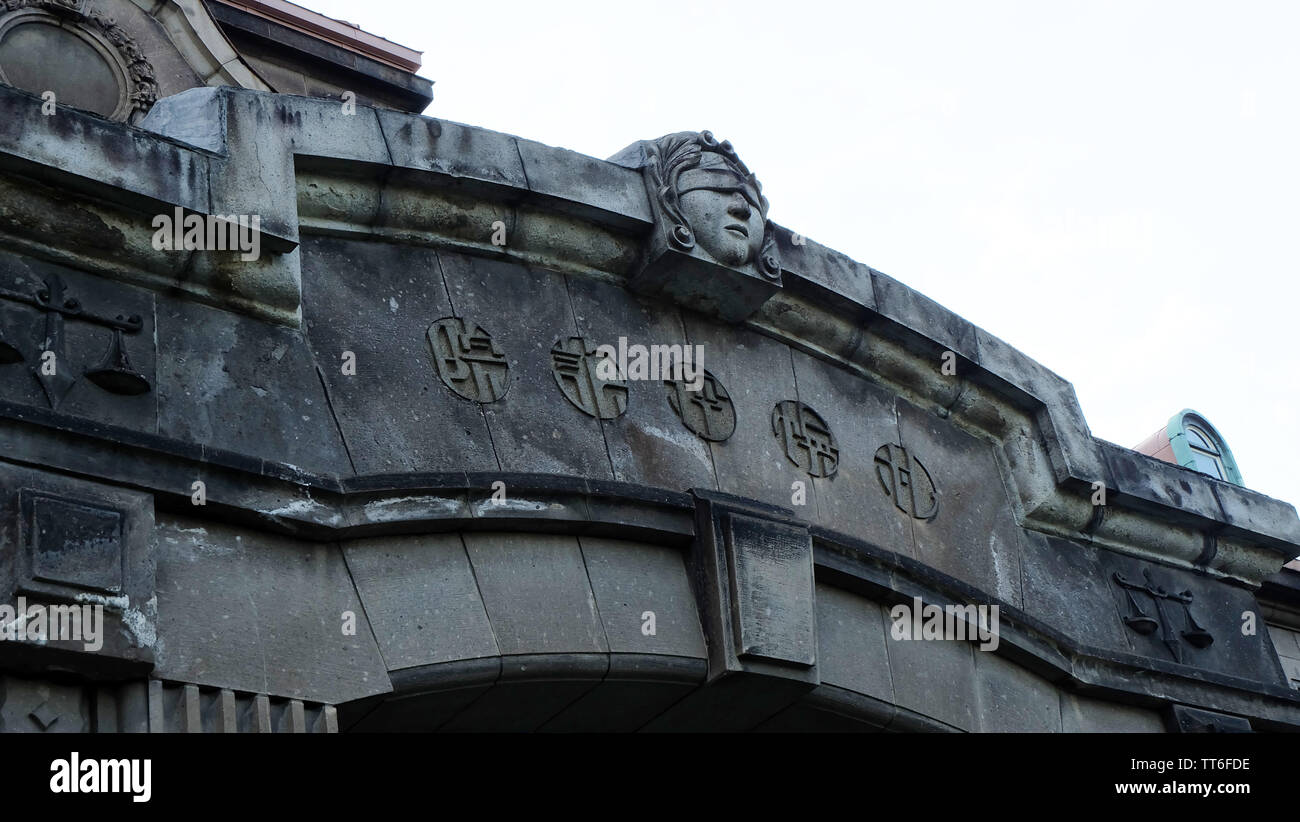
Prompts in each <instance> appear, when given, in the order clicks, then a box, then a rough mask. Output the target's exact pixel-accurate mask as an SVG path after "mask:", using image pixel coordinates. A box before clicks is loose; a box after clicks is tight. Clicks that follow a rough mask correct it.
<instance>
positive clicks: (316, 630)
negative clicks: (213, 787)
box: [156, 516, 391, 704]
mask: <svg viewBox="0 0 1300 822" xmlns="http://www.w3.org/2000/svg"><path fill="white" fill-rule="evenodd" d="M158 529H159V530H158V634H159V636H160V637H162V638H163V639H162V642H161V644H160V647H159V648H158V667H157V670H156V675H157V676H160V677H162V678H166V679H175V680H181V681H184V682H191V683H196V684H199V685H212V686H215V687H221V688H231V689H234V690H243V691H253V692H256V693H262V694H271V695H276V696H286V697H294V698H301V699H310V700H313V701H320V702H325V703H329V704H338V703H341V702H347V701H349V700H353V699H359V698H362V697H366V696H370V695H372V694H380V693H385V692H387V691H389V690H391V685H390V684H389V681H388V676H387V669H386V668H385V666H384V661H383V659H382V657H381V655H380V651H379V647H378V646H377V645H376V644H375V638H374V635H373V633H372V632H371V629H370V624H369V622H368V621H367V619H366V612H365V609H364V608H363V607H362V605H361V601H360V599H359V598H358V596H357V592H356V589H355V588H354V587H353V585H352V580H351V579H350V578H349V576H348V571H347V567H346V565H345V563H344V559H343V553H342V551H340V550H339V549H338V548H337V547H335V546H327V545H319V544H314V543H306V542H301V541H298V540H290V539H285V538H283V537H274V536H271V535H269V534H265V533H258V532H255V531H248V530H242V529H241V530H236V529H234V528H231V527H228V526H223V525H220V524H216V523H212V522H209V521H204V520H196V519H192V518H189V517H175V516H173V517H169V518H167V519H165V520H162V521H160V522H159V525H158ZM234 581H237V583H238V584H232V582H234ZM346 612H351V614H352V616H353V617H354V618H355V630H356V633H355V634H352V633H348V632H346V631H345V630H344V627H345V624H347V622H345V620H346V617H345V613H346Z"/></svg>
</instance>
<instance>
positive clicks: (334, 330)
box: [303, 237, 519, 475]
mask: <svg viewBox="0 0 1300 822" xmlns="http://www.w3.org/2000/svg"><path fill="white" fill-rule="evenodd" d="M303 260H304V262H305V263H306V264H307V265H306V268H305V271H306V272H307V273H306V282H305V283H304V294H303V317H304V320H305V326H306V334H307V337H308V339H309V340H310V341H311V346H312V352H313V354H314V355H315V364H316V365H317V366H318V367H319V369H320V374H319V376H320V379H322V380H323V381H324V383H325V385H326V386H327V387H328V391H329V397H328V400H329V405H328V406H327V407H326V408H324V409H321V412H322V413H323V414H325V413H327V412H329V411H331V410H332V411H333V414H334V416H335V417H336V418H337V420H338V426H339V428H341V429H342V431H343V436H344V437H345V438H346V440H347V454H348V457H349V458H350V460H351V463H352V465H353V466H355V470H356V472H357V473H358V474H362V475H365V474H387V473H396V472H398V471H492V470H496V469H498V468H499V465H498V463H497V459H496V454H495V453H494V452H493V450H492V437H491V435H490V434H489V433H488V429H487V422H486V421H485V420H484V416H483V409H482V407H481V406H480V404H479V403H476V402H470V401H467V400H466V399H464V398H463V397H460V396H458V395H457V394H456V393H455V392H453V391H452V390H451V389H450V388H448V387H447V385H445V384H444V383H443V381H442V380H440V379H439V378H438V369H437V367H436V365H435V363H434V359H433V352H432V351H431V349H430V344H429V339H428V330H429V327H430V326H431V325H432V324H433V323H434V322H435V321H436V320H439V319H442V318H444V317H451V316H453V315H454V312H453V310H452V307H451V302H450V301H448V299H447V292H446V289H445V288H444V286H443V281H442V272H441V269H440V267H439V265H438V256H437V255H436V254H435V253H434V252H433V251H431V250H428V249H417V248H409V247H403V246H400V245H391V244H388V243H373V242H359V241H354V240H338V239H333V238H326V237H312V238H309V239H308V240H307V242H306V244H305V245H304V248H303ZM357 271H365V272H366V276H364V277H357V276H354V273H355V272H357ZM363 307H369V309H370V310H361V309H362V308H363ZM466 319H468V320H470V321H471V322H477V323H481V324H482V325H483V327H484V328H485V329H487V330H488V332H489V333H493V332H494V331H495V330H496V329H495V328H494V325H503V324H505V323H506V322H507V321H506V320H505V318H504V317H502V318H500V319H498V320H497V323H493V322H492V321H491V320H490V319H487V318H474V317H472V316H469V317H466ZM493 319H497V318H496V317H495V316H494V317H493ZM494 339H495V338H494ZM503 350H504V351H505V352H506V354H507V356H509V355H510V354H511V352H510V350H509V348H505V349H503ZM345 352H351V353H352V354H353V355H354V360H353V362H352V364H353V365H354V366H355V368H353V369H350V370H351V371H352V373H345V371H344V368H345V366H347V365H348V364H349V363H348V361H347V360H346V359H345ZM518 378H519V375H518V372H517V371H512V372H510V373H509V374H507V376H506V378H505V379H506V385H507V387H508V386H509V385H510V383H512V382H513V381H515V380H517V379H518Z"/></svg>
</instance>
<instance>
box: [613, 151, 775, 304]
mask: <svg viewBox="0 0 1300 822" xmlns="http://www.w3.org/2000/svg"><path fill="white" fill-rule="evenodd" d="M611 160H612V161H613V162H616V163H619V164H621V165H626V166H629V167H632V168H637V169H640V170H641V172H642V175H643V177H644V180H645V185H646V190H647V192H648V193H649V195H650V204H651V209H652V212H653V216H654V222H655V228H654V232H653V234H652V236H651V238H650V241H649V243H648V244H647V247H646V252H645V253H644V254H643V256H642V258H641V260H640V263H639V265H638V267H637V270H636V271H635V272H634V273H633V275H632V277H631V278H630V280H629V284H630V286H631V287H632V289H633V290H635V291H639V292H641V293H644V294H659V295H664V296H667V297H670V298H672V299H673V300H675V301H677V302H678V303H680V304H681V305H685V306H687V307H689V308H692V309H694V310H697V311H701V312H703V313H705V314H711V315H715V316H719V317H721V318H722V319H724V320H728V321H730V322H739V321H741V320H743V319H745V318H746V317H748V316H749V315H750V314H752V313H754V312H755V311H756V310H758V308H759V306H761V305H762V304H763V303H764V302H766V301H767V300H768V298H770V297H771V296H772V295H773V294H774V293H776V291H777V289H779V288H780V287H781V262H780V259H779V256H778V253H777V244H776V233H775V229H774V228H773V225H772V223H771V221H770V220H768V219H767V211H768V202H767V198H766V197H764V196H763V194H762V186H761V185H759V182H758V178H757V177H755V176H754V174H753V173H752V172H750V170H749V168H748V167H747V166H746V165H745V164H744V163H743V162H742V161H741V160H740V157H739V156H738V155H737V154H736V150H735V148H734V147H733V146H732V145H731V143H730V141H727V140H722V141H719V140H717V139H716V138H715V137H714V136H713V134H712V133H710V132H708V131H699V132H696V131H683V132H678V133H676V134H667V135H665V136H663V137H660V138H659V139H657V140H653V141H646V142H642V143H638V144H635V145H633V146H629V147H628V148H626V149H624V150H623V151H621V152H619V154H617V155H615V156H614V157H612V158H611Z"/></svg>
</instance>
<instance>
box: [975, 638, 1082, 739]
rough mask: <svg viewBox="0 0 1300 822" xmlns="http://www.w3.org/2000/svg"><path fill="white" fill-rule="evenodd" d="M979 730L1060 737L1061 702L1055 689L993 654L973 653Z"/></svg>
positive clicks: (987, 652) (1050, 684) (984, 652)
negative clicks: (1053, 734) (1056, 735)
mask: <svg viewBox="0 0 1300 822" xmlns="http://www.w3.org/2000/svg"><path fill="white" fill-rule="evenodd" d="M974 655H975V675H976V677H977V678H978V683H977V685H976V689H977V690H976V693H977V695H978V697H979V721H980V724H979V730H981V731H985V732H994V733H1047V732H1050V733H1057V732H1059V731H1060V730H1061V700H1060V695H1059V694H1058V692H1057V690H1056V686H1054V685H1052V683H1050V682H1048V681H1047V680H1045V679H1043V678H1042V677H1039V676H1035V675H1034V674H1032V673H1030V672H1028V671H1026V670H1025V669H1024V668H1021V667H1020V666H1019V665H1016V664H1015V663H1014V662H1008V661H1007V660H1005V659H1003V658H1002V657H1001V656H999V655H997V654H995V653H992V652H990V651H979V650H976V651H975V652H974Z"/></svg>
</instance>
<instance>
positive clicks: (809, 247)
mask: <svg viewBox="0 0 1300 822" xmlns="http://www.w3.org/2000/svg"><path fill="white" fill-rule="evenodd" d="M4 9H8V11H4ZM29 11H30V12H39V14H37V15H35V16H29V18H24V19H27V23H26V24H25V25H28V26H33V25H43V26H46V27H47V28H52V29H57V30H58V31H59V32H63V33H53V32H50V31H44V32H36V33H34V34H30V35H24V36H23V38H20V39H19V40H17V41H15V42H17V43H18V46H15V47H13V48H12V49H10V48H9V46H7V45H6V43H7V41H6V40H4V39H2V38H0V70H2V71H4V72H5V76H6V78H8V81H9V82H10V84H11V86H12V85H19V86H21V87H20V88H14V87H11V86H0V608H2V606H3V604H4V603H13V604H15V605H16V604H17V603H19V602H22V603H24V604H25V605H26V607H27V608H29V609H30V608H32V607H37V608H38V609H39V608H43V609H44V610H43V611H39V612H40V613H43V614H54V613H57V611H55V609H56V608H58V607H60V606H62V607H63V608H64V609H65V610H64V612H63V613H64V621H65V623H66V619H67V614H68V613H70V611H69V610H68V609H70V608H71V607H72V606H74V605H75V606H77V607H78V608H82V607H84V608H86V609H90V610H86V611H81V613H91V612H92V611H93V612H94V613H102V616H103V620H104V623H103V631H102V634H101V635H100V636H99V637H98V640H97V644H98V646H99V647H94V648H91V647H88V646H89V645H91V644H92V643H88V642H87V641H86V638H85V637H82V638H81V640H80V641H78V640H76V639H68V638H66V637H53V636H46V637H42V638H39V639H33V638H32V637H31V636H30V633H31V632H29V635H28V636H27V638H26V639H23V638H19V637H14V638H12V639H7V640H4V641H0V729H3V730H6V731H45V732H57V731H225V732H230V731H276V732H279V731H284V732H297V731H301V732H333V731H346V730H367V731H426V730H427V731H435V730H518V731H535V730H540V731H566V730H602V731H635V730H648V731H655V730H728V731H741V730H769V731H788V730H864V731H874V730H888V731H908V730H944V731H1001V730H1022V731H1095V730H1106V731H1112V730H1114V731H1189V730H1205V729H1216V730H1250V729H1254V730H1277V729H1292V730H1294V729H1297V728H1300V693H1298V692H1297V691H1296V690H1294V689H1292V688H1291V687H1289V685H1288V675H1287V673H1286V671H1285V670H1284V665H1286V664H1287V663H1286V660H1287V659H1291V660H1294V659H1296V658H1297V657H1300V652H1296V653H1292V652H1294V651H1296V648H1297V647H1300V646H1296V647H1290V646H1288V647H1287V650H1286V651H1285V652H1284V651H1283V650H1282V649H1280V648H1276V647H1275V646H1274V641H1273V639H1272V638H1270V631H1269V629H1268V628H1267V627H1266V620H1268V621H1269V622H1271V623H1273V624H1275V625H1277V626H1280V628H1279V629H1275V630H1280V629H1284V627H1285V626H1284V625H1283V623H1284V622H1285V620H1286V619H1287V617H1286V616H1285V615H1286V614H1289V613H1292V611H1294V612H1296V613H1300V608H1294V607H1293V606H1294V604H1295V602H1297V601H1300V600H1296V599H1289V597H1291V594H1292V593H1293V592H1295V591H1300V586H1295V585H1294V582H1293V580H1292V578H1291V577H1287V576H1285V574H1280V572H1281V569H1282V568H1283V565H1284V564H1285V563H1286V562H1287V561H1288V560H1290V559H1292V558H1294V557H1295V556H1297V555H1300V520H1298V519H1297V516H1296V511H1295V509H1294V508H1293V507H1292V506H1291V505H1288V504H1285V503H1282V502H1280V501H1277V500H1274V499H1270V498H1268V497H1266V496H1263V495H1261V494H1258V493H1255V492H1252V491H1250V490H1248V489H1247V488H1244V487H1241V486H1239V485H1236V484H1233V483H1229V482H1223V481H1219V480H1215V479H1212V478H1210V477H1208V476H1206V475H1204V474H1201V473H1197V472H1196V471H1193V470H1189V469H1187V468H1183V467H1180V466H1178V465H1173V464H1170V463H1167V462H1163V461H1161V460H1158V459H1154V458H1152V457H1149V456H1146V455H1144V454H1141V453H1138V452H1136V451H1132V450H1129V449H1126V448H1122V447H1119V446H1116V445H1112V444H1111V443H1108V442H1105V441H1102V440H1099V439H1097V438H1095V437H1093V436H1092V435H1091V433H1090V432H1089V430H1088V426H1087V423H1086V422H1085V420H1084V418H1083V414H1082V412H1081V411H1080V408H1079V403H1078V401H1077V399H1076V397H1075V394H1074V391H1073V389H1072V388H1071V386H1070V384H1069V383H1068V382H1066V381H1065V380H1064V379H1062V378H1061V377H1059V376H1057V375H1056V374H1054V373H1052V372H1050V371H1048V370H1047V369H1045V368H1043V367H1042V366H1041V365H1039V364H1038V363H1036V362H1034V361H1033V360H1032V359H1030V358H1028V357H1027V356H1025V355H1024V354H1021V353H1020V352H1019V351H1016V350H1014V349H1013V348H1011V347H1010V346H1008V345H1007V344H1005V343H1004V342H1002V341H1001V340H999V339H997V338H996V337H994V336H992V335H991V334H989V333H987V332H985V331H984V330H983V329H980V328H977V327H975V326H973V325H972V324H970V323H969V322H967V321H966V320H964V319H962V318H961V317H959V316H956V315H954V314H953V313H951V312H949V311H947V310H946V309H944V308H943V307H942V306H941V305H939V304H938V303H936V302H934V301H933V300H931V299H929V298H927V297H925V296H923V295H921V294H918V293H916V292H915V291H913V290H912V289H910V288H909V287H907V286H906V285H905V284H903V283H902V282H900V281H898V280H896V279H894V278H892V277H889V276H887V275H885V274H883V273H881V272H879V271H876V270H874V269H872V268H870V267H868V266H866V265H863V264H861V263H859V262H856V261H854V260H851V259H849V258H847V257H845V256H844V255H842V254H839V253H837V252H835V251H833V250H831V249H829V248H825V247H823V246H821V245H819V244H817V243H816V242H814V241H812V240H810V239H807V238H806V237H804V236H802V235H800V234H797V233H794V232H792V231H791V230H789V229H786V228H784V227H782V226H779V225H776V224H775V223H773V222H771V221H770V220H769V219H767V202H766V200H765V198H764V196H763V194H762V191H761V186H760V185H759V183H758V180H757V178H756V176H755V173H754V172H752V171H751V170H750V169H749V168H748V167H747V166H746V165H745V163H744V162H743V160H742V159H741V156H740V155H739V154H738V153H737V151H736V149H735V148H734V147H733V146H732V145H731V144H730V143H729V142H727V141H725V140H720V139H718V138H716V137H714V136H713V135H711V134H709V133H708V132H687V133H680V134H670V135H665V136H663V137H658V136H657V135H644V136H645V137H650V138H654V139H646V140H639V141H636V142H633V143H632V144H631V145H630V146H629V147H628V148H627V149H624V150H623V151H621V152H619V153H617V154H615V155H614V156H613V157H612V158H611V159H609V160H599V159H596V158H592V157H588V156H584V155H580V154H576V153H574V152H571V151H566V150H563V149H558V148H552V147H550V146H545V145H542V144H539V143H535V142H530V141H528V140H524V139H519V138H516V137H512V136H509V135H504V134H499V133H495V132H491V131H486V130H482V129H477V128H473V127H470V126H465V125H460V124H456V123H451V122H446V121H441V120H438V119H434V118H429V117H422V116H420V115H419V114H418V113H416V112H418V111H420V110H422V109H423V107H424V104H425V103H427V101H428V91H429V84H428V83H427V81H423V80H420V79H419V78H418V77H417V76H416V75H415V74H414V66H413V65H412V62H413V58H411V55H410V53H409V52H408V51H403V50H402V49H401V48H400V47H397V46H393V45H392V44H388V45H385V44H384V43H379V42H374V41H373V40H366V39H365V38H363V37H362V36H361V34H359V33H355V32H348V31H343V30H341V29H331V27H330V26H329V25H327V24H326V23H323V22H321V21H319V20H315V19H314V18H310V17H305V16H300V17H299V18H294V17H292V16H289V17H285V16H280V17H277V16H276V12H277V6H276V5H275V4H271V3H251V2H239V3H236V2H228V3H220V2H214V3H210V4H208V5H204V4H202V3H199V2H197V0H163V1H161V2H155V1H154V0H148V2H145V0H116V1H115V2H112V3H110V2H107V0H102V1H101V2H98V3H91V2H89V0H88V2H86V3H79V2H76V0H67V2H63V1H62V0H48V2H36V1H35V0H27V1H26V2H15V0H8V2H7V4H4V3H0V32H4V31H6V30H18V31H20V32H21V25H23V23H22V20H18V21H17V22H13V21H12V19H11V18H10V17H9V15H14V14H24V13H26V12H29ZM279 11H280V12H284V9H283V8H282V7H281V8H279ZM284 13H285V14H288V12H284ZM96 15H99V17H103V18H104V19H108V18H109V17H110V16H113V17H114V19H115V20H116V22H114V23H112V24H111V25H109V24H105V25H101V24H100V23H99V22H96V21H97V20H98V19H99V18H97V17H96ZM47 17H48V19H46V18H47ZM7 20H8V21H9V22H8V23H7V22H6V21H7ZM6 25H10V29H6V28H5V27H6ZM275 26H279V27H281V29H283V31H281V30H280V29H275V28H274V27H275ZM114 27H116V28H114ZM115 31H119V32H120V33H119V34H113V32H115ZM96 32H98V34H96ZM291 34H292V35H293V36H292V37H291V36H290V35H291ZM65 37H76V38H82V39H83V40H84V42H83V43H82V44H83V45H85V47H86V48H95V47H96V46H95V45H94V44H98V46H100V47H103V48H104V49H105V50H107V51H111V52H113V53H116V54H117V56H116V57H114V56H112V54H109V53H107V52H106V53H105V54H103V55H101V56H102V57H103V61H104V66H105V71H107V72H108V74H107V75H106V76H108V77H110V79H113V82H115V83H116V84H117V85H116V86H114V85H112V84H110V83H108V82H107V81H105V82H104V83H102V84H101V85H100V86H97V87H96V88H97V90H93V91H94V93H90V92H88V93H87V95H86V96H85V98H84V99H83V102H82V106H81V107H82V108H91V109H93V110H91V111H83V110H80V109H79V108H75V107H69V106H66V105H62V104H61V103H59V102H58V101H59V100H60V99H65V98H66V97H67V96H69V95H71V96H75V95H76V94H77V91H76V88H75V83H74V84H72V85H67V83H66V82H65V88H66V89H69V90H68V91H65V92H63V93H58V92H56V93H55V95H54V96H55V100H54V101H51V100H49V99H48V98H47V97H46V95H44V94H43V91H45V89H42V88H40V80H39V75H38V74H35V73H33V72H30V71H29V72H28V73H27V74H24V73H23V71H18V70H11V66H12V65H15V63H14V62H13V59H18V58H20V57H22V56H23V55H24V54H27V53H29V52H25V51H23V49H26V48H35V47H36V46H33V45H32V44H36V45H40V44H41V43H46V42H48V43H58V42H62V41H61V40H60V39H59V38H65ZM96 37H101V38H102V39H103V42H100V40H98V39H95V38H96ZM24 38H25V39H24ZM277 38H280V39H282V40H284V42H286V43H287V44H288V45H286V46H285V48H283V49H276V48H274V47H272V46H271V45H270V44H272V43H275V42H277ZM375 39H376V40H377V38H375ZM92 41H93V44H92ZM128 41H129V43H128ZM78 42H82V41H81V40H78ZM24 44H26V45H24ZM15 55H16V56H17V57H15ZM11 58H13V59H11ZM29 68H30V66H29ZM146 69H147V70H146ZM113 72H117V73H116V74H114V73H113ZM18 77H23V78H27V79H26V80H25V83H16V82H15V80H16V78H18ZM32 77H37V79H36V80H32V79H31V78H32ZM149 78H152V79H150V80H149V82H146V79H149ZM66 80H67V78H63V79H62V80H61V82H64V81H66ZM114 88H115V89H116V90H117V91H116V92H112V89H114ZM286 91H291V92H293V93H284V92H286ZM349 92H351V94H349ZM114 93H115V94H116V95H117V96H116V97H115V96H114ZM96 95H98V96H96ZM422 100H423V101H424V102H421V101H422ZM124 101H125V102H124ZM96 107H98V108H96ZM635 136H636V135H630V137H635ZM756 171H758V172H760V173H761V169H758V170H756ZM223 232H224V233H223ZM222 237H224V238H225V240H224V241H225V242H227V243H228V246H227V248H226V249H225V250H219V249H216V250H214V247H213V246H214V243H217V242H221V241H222ZM605 346H608V348H604V347H605ZM610 354H612V356H606V355H610ZM688 358H689V359H688ZM678 366H680V368H679V367H678ZM1287 573H1292V572H1287ZM1288 586H1290V587H1288ZM95 608H98V611H95V610H94V609H95ZM931 609H938V610H939V612H940V613H942V614H944V615H945V616H947V617H948V618H947V624H946V625H943V626H941V627H943V628H946V629H947V630H948V632H949V633H951V631H952V630H954V629H965V631H966V638H965V639H952V638H931V637H930V632H929V628H928V627H927V628H925V629H924V630H922V625H923V624H928V625H931V626H932V625H933V624H934V623H932V622H930V621H929V620H930V617H931V616H932V615H933V614H934V613H935V611H934V610H931ZM0 613H3V611H2V610H0ZM32 613H36V612H35V611H33V612H32ZM15 614H17V609H16V608H15ZM1279 615H1280V616H1279ZM88 618H89V617H88ZM19 621H21V620H19ZM10 624H11V625H12V624H13V621H11V623H10ZM908 626H915V627H916V628H917V629H918V630H916V631H915V632H912V631H911V629H910V628H909V627H908ZM21 627H22V628H23V630H27V629H28V628H30V627H31V626H30V625H26V624H24V625H23V626H21ZM977 629H990V630H986V631H984V632H983V633H980V634H979V636H976V637H972V634H974V633H979V631H978V630H977ZM936 630H937V629H936ZM904 634H907V636H904ZM1275 636H1276V637H1282V636H1283V634H1281V633H1276V634H1275ZM1287 636H1289V637H1290V638H1291V639H1292V640H1294V635H1289V634H1288V635H1287ZM972 639H973V641H972ZM1279 642H1281V643H1282V644H1285V637H1283V639H1281V640H1279Z"/></svg>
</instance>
